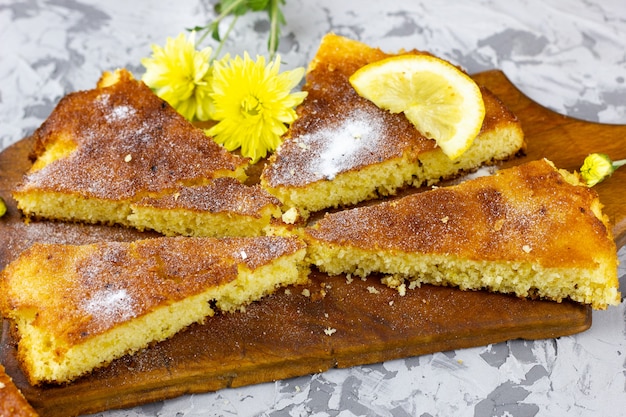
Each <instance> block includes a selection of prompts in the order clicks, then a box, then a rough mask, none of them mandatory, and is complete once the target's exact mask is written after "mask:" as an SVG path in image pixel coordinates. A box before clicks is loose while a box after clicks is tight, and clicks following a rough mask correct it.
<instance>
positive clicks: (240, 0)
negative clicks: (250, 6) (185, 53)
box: [197, 0, 246, 49]
mask: <svg viewBox="0 0 626 417" xmlns="http://www.w3.org/2000/svg"><path fill="white" fill-rule="evenodd" d="M245 1H246V0H236V1H234V2H232V3H231V4H230V6H228V7H227V8H225V9H224V10H222V13H220V15H219V16H217V17H216V18H215V20H214V22H216V23H215V24H216V25H219V23H220V22H221V21H222V20H224V18H225V17H226V16H228V15H229V14H230V13H231V12H232V11H233V10H235V9H236V8H237V7H239V6H240V5H241V4H243V3H244V2H245ZM235 20H236V19H235ZM209 33H211V25H207V26H205V27H204V33H203V34H202V36H200V39H198V42H197V45H200V44H201V43H202V42H203V41H204V40H205V39H206V37H207V36H208V35H209ZM224 39H226V36H225V37H224V38H223V39H222V41H221V42H220V47H219V49H221V46H222V44H223V43H224Z"/></svg>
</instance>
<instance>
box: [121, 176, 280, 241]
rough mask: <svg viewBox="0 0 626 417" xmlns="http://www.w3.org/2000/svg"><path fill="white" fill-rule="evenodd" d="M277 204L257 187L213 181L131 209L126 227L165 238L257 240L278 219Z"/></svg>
mask: <svg viewBox="0 0 626 417" xmlns="http://www.w3.org/2000/svg"><path fill="white" fill-rule="evenodd" d="M280 205H281V203H280V201H279V200H278V199H277V198H276V197H274V196H273V195H271V194H269V193H268V192H267V191H265V190H264V189H263V188H261V187H260V186H259V185H258V184H256V185H251V186H250V185H246V184H243V183H241V182H239V181H238V180H236V179H235V178H231V177H222V178H216V179H215V180H213V181H212V182H211V183H209V184H207V185H205V186H200V187H180V188H178V189H176V190H175V192H173V193H171V194H168V195H165V196H161V197H145V198H143V199H141V200H139V201H138V202H136V203H133V204H132V205H131V209H132V213H131V214H130V215H129V216H128V221H129V222H130V224H131V225H132V226H134V227H136V228H138V229H141V230H143V229H151V230H155V231H157V232H160V233H163V234H164V235H168V236H175V235H183V236H209V237H225V236H261V235H264V234H266V233H267V231H266V229H267V228H268V227H269V226H270V223H271V222H272V220H275V219H280V218H281V217H282V214H283V213H282V211H281V209H280Z"/></svg>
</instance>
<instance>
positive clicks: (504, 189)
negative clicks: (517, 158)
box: [304, 160, 620, 309]
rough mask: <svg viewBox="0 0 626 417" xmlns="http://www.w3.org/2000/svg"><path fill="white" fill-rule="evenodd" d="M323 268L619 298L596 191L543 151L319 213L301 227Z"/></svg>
mask: <svg viewBox="0 0 626 417" xmlns="http://www.w3.org/2000/svg"><path fill="white" fill-rule="evenodd" d="M304 239H305V241H306V242H307V244H308V257H309V258H310V261H311V262H312V263H313V264H315V265H317V267H318V268H319V269H320V270H322V271H325V272H328V273H330V274H340V273H346V274H353V275H357V276H362V277H365V276H367V275H369V274H371V273H381V274H385V275H388V276H387V277H386V278H384V281H385V282H386V283H387V284H389V285H392V286H398V287H400V289H404V288H405V287H404V284H403V281H404V279H405V278H406V279H408V280H410V281H412V282H413V285H419V284H421V283H428V284H436V285H452V286H457V287H460V288H462V289H474V290H479V289H488V290H491V291H496V292H503V293H513V294H517V295H518V296H520V297H527V296H533V297H540V298H546V299H551V300H556V301H561V300H563V299H566V298H569V299H572V300H574V301H577V302H580V303H585V304H590V305H591V306H593V307H594V308H598V309H604V308H606V307H607V305H614V304H618V303H619V302H620V293H619V291H618V286H619V283H618V278H617V250H616V246H615V243H614V241H613V239H612V233H611V229H610V227H609V224H608V220H607V218H606V217H605V216H604V215H603V214H602V212H601V204H600V202H599V200H598V196H597V194H596V192H595V191H593V190H591V189H589V188H588V187H586V186H585V185H584V184H582V183H579V182H578V176H577V175H575V174H571V173H568V172H566V171H560V170H557V169H556V168H555V167H554V165H553V164H552V163H551V162H549V161H547V160H539V161H535V162H530V163H526V164H524V165H520V166H518V167H515V168H510V169H505V170H502V171H499V172H497V173H496V174H495V175H493V176H486V177H480V178H477V179H473V180H468V181H466V182H463V183H461V184H458V185H455V186H450V187H442V188H437V189H434V190H430V191H425V192H422V193H415V194H412V195H409V196H406V197H402V198H399V199H396V200H393V201H387V202H383V203H379V204H376V205H372V206H368V207H361V208H355V209H351V210H346V211H343V212H338V213H333V214H327V215H326V216H325V217H324V218H323V219H321V220H320V221H319V222H317V223H316V224H315V225H313V226H311V227H309V228H307V229H306V231H305V232H304Z"/></svg>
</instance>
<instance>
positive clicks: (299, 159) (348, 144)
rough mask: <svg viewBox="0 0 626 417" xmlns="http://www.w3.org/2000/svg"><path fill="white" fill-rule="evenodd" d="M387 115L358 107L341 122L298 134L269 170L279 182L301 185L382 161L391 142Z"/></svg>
mask: <svg viewBox="0 0 626 417" xmlns="http://www.w3.org/2000/svg"><path fill="white" fill-rule="evenodd" d="M383 126H385V121H384V117H383V115H381V113H380V112H379V111H368V110H366V109H363V108H359V109H356V110H354V111H352V112H351V113H349V114H347V115H343V116H340V120H338V121H337V123H333V124H332V125H330V126H324V127H322V128H320V129H317V130H310V131H308V132H307V133H305V134H303V135H301V136H298V137H294V138H293V139H292V142H291V143H289V144H287V143H285V144H284V146H283V149H281V150H279V155H280V154H281V153H282V156H283V157H282V158H281V157H279V158H278V159H277V160H276V162H275V163H274V164H273V166H270V167H269V169H270V170H271V171H272V172H271V177H272V181H273V182H275V184H282V185H298V184H306V183H310V182H314V181H319V180H333V179H334V178H335V177H336V176H337V175H338V174H340V173H343V172H347V171H350V170H353V169H356V168H359V167H362V166H365V165H370V164H372V163H377V162H380V157H381V155H380V149H381V148H383V147H384V145H385V143H386V141H387V134H386V132H385V129H384V128H383Z"/></svg>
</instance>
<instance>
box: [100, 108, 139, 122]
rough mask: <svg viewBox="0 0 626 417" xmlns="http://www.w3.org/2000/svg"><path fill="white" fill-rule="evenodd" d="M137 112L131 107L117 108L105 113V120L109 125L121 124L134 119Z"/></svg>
mask: <svg viewBox="0 0 626 417" xmlns="http://www.w3.org/2000/svg"><path fill="white" fill-rule="evenodd" d="M135 113H136V110H135V109H134V108H133V107H131V106H115V107H113V108H111V109H110V111H109V112H108V113H105V115H104V118H105V119H106V121H107V122H109V123H114V122H119V121H122V120H124V119H128V118H129V117H132V116H133V115H134V114H135Z"/></svg>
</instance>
